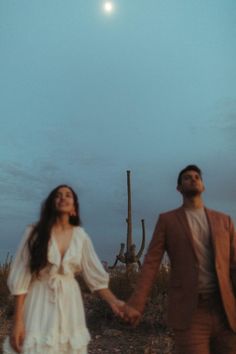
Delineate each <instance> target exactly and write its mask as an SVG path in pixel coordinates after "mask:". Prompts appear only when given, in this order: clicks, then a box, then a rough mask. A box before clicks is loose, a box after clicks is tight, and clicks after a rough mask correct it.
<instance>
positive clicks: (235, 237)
mask: <svg viewBox="0 0 236 354" xmlns="http://www.w3.org/2000/svg"><path fill="white" fill-rule="evenodd" d="M229 232H230V277H231V282H232V285H233V290H234V295H235V297H236V232H235V228H234V224H233V222H232V220H231V218H230V217H229Z"/></svg>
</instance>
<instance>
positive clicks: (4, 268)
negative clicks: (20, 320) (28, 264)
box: [0, 254, 13, 315]
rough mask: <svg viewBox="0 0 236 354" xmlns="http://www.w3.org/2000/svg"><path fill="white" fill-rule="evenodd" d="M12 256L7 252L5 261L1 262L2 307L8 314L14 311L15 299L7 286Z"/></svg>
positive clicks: (0, 306) (0, 296)
mask: <svg viewBox="0 0 236 354" xmlns="http://www.w3.org/2000/svg"><path fill="white" fill-rule="evenodd" d="M11 261H12V257H10V255H9V254H7V256H6V259H5V261H4V263H0V308H1V309H2V311H4V312H5V313H6V314H7V315H10V314H11V313H12V312H13V299H12V296H10V293H9V290H8V287H7V277H8V274H9V270H10V265H11Z"/></svg>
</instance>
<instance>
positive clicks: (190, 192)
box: [177, 170, 205, 197]
mask: <svg viewBox="0 0 236 354" xmlns="http://www.w3.org/2000/svg"><path fill="white" fill-rule="evenodd" d="M204 189H205V187H204V184H203V181H202V179H201V177H200V175H199V174H198V173H197V172H196V171H193V170H189V171H186V172H184V173H183V174H182V177H181V184H180V185H178V186H177V190H178V191H179V192H180V193H182V194H183V195H184V196H187V197H194V196H197V195H200V194H201V193H202V192H203V191H204Z"/></svg>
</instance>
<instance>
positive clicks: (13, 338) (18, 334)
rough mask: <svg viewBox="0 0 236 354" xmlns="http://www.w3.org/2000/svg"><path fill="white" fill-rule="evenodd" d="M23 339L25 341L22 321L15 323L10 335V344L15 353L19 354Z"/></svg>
mask: <svg viewBox="0 0 236 354" xmlns="http://www.w3.org/2000/svg"><path fill="white" fill-rule="evenodd" d="M24 339H25V325H24V322H23V321H22V320H18V321H15V323H14V324H13V327H12V331H11V335H10V344H11V346H12V348H13V349H14V350H15V351H16V352H17V353H21V351H22V346H23V343H24Z"/></svg>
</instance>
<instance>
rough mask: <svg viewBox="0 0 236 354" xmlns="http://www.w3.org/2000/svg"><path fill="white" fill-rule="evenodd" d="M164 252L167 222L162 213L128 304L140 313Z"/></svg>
mask: <svg viewBox="0 0 236 354" xmlns="http://www.w3.org/2000/svg"><path fill="white" fill-rule="evenodd" d="M164 252H165V224H164V221H163V217H162V216H161V215H160V217H159V219H158V221H157V224H156V227H155V230H154V232H153V236H152V240H151V242H150V245H149V247H148V251H147V254H146V256H145V258H144V263H143V265H142V268H141V273H140V275H139V278H138V281H137V284H136V286H135V290H134V292H133V294H132V295H131V297H130V299H129V301H128V305H129V306H130V307H132V308H134V309H135V310H137V311H138V312H139V313H140V314H141V313H142V312H143V311H144V307H145V304H146V301H147V298H148V296H149V294H150V291H151V289H152V286H153V284H154V281H155V279H156V276H157V273H158V270H159V267H160V263H161V260H162V257H163V254H164Z"/></svg>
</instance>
